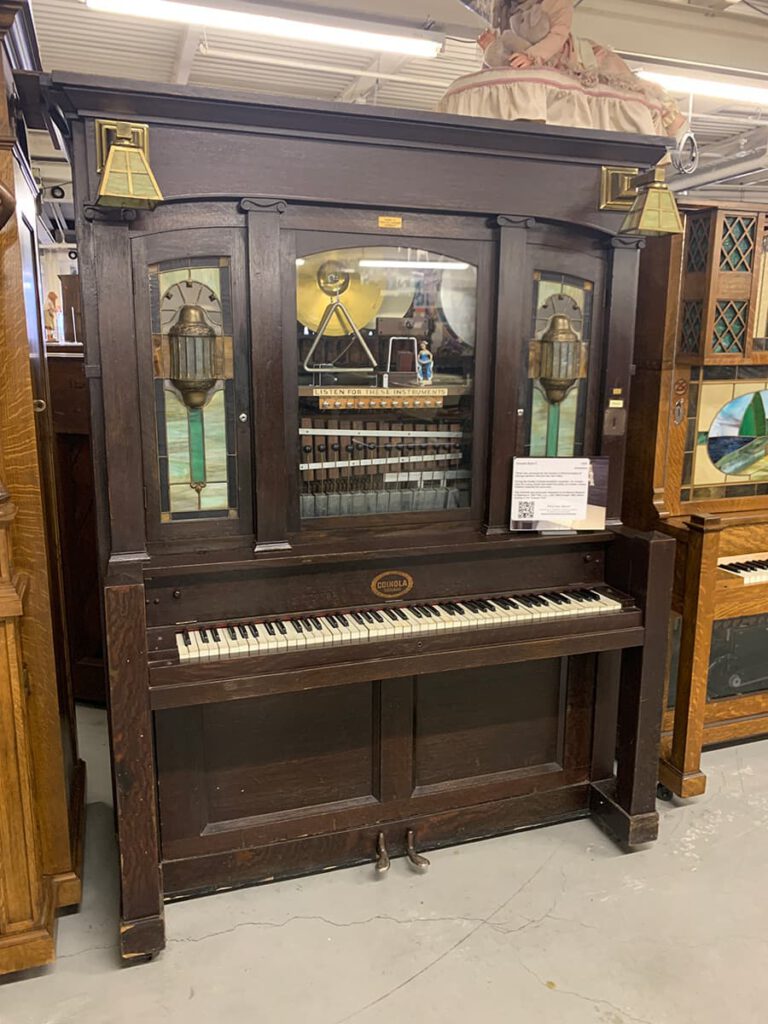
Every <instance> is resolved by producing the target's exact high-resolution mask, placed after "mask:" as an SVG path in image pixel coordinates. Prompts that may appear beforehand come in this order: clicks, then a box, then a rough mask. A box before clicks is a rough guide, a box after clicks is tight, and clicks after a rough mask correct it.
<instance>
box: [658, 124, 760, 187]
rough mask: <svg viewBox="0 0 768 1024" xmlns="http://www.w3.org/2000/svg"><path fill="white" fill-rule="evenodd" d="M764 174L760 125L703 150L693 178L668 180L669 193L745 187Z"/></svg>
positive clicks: (679, 177) (684, 175) (676, 176)
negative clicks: (738, 185) (709, 187)
mask: <svg viewBox="0 0 768 1024" xmlns="http://www.w3.org/2000/svg"><path fill="white" fill-rule="evenodd" d="M767 171H768V125H762V126H761V127H759V128H755V129H754V130H753V131H751V132H747V133H745V134H744V135H741V136H740V137H739V138H738V139H732V140H730V141H728V142H725V143H723V144H722V145H718V146H716V147H711V148H709V149H708V150H707V149H705V150H703V151H702V154H701V164H700V166H699V169H698V170H697V171H695V172H694V173H693V174H676V175H675V176H674V177H672V178H670V180H669V187H670V188H671V189H672V191H673V192H690V191H693V190H694V189H698V188H704V187H705V186H707V185H717V184H747V183H748V181H749V179H750V177H752V178H754V176H756V175H757V176H761V175H763V174H765V173H766V172H767Z"/></svg>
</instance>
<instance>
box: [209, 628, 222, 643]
mask: <svg viewBox="0 0 768 1024" xmlns="http://www.w3.org/2000/svg"><path fill="white" fill-rule="evenodd" d="M211 636H212V637H213V642H214V643H215V644H220V643H221V634H220V633H219V631H218V629H216V627H215V626H214V627H213V629H212V630H211Z"/></svg>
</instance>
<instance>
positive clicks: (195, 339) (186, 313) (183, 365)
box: [168, 306, 217, 409]
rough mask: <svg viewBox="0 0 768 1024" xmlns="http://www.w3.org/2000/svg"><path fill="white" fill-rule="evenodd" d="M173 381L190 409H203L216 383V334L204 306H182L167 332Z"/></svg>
mask: <svg viewBox="0 0 768 1024" xmlns="http://www.w3.org/2000/svg"><path fill="white" fill-rule="evenodd" d="M168 341H169V349H170V357H171V373H170V378H171V382H172V383H173V384H174V385H175V386H176V387H177V388H178V389H179V392H180V393H181V397H182V398H183V399H184V404H185V405H186V406H187V408H188V409H200V408H202V407H203V406H204V405H205V403H206V400H207V398H208V393H209V392H210V390H211V388H212V387H213V386H214V384H215V383H216V380H217V377H216V332H215V331H214V329H213V328H212V327H211V326H210V324H209V323H208V321H207V320H206V317H205V311H204V310H203V308H202V306H182V307H181V309H180V310H179V317H178V320H177V321H176V323H175V324H174V325H173V327H172V328H171V329H170V331H169V332H168Z"/></svg>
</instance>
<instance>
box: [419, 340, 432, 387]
mask: <svg viewBox="0 0 768 1024" xmlns="http://www.w3.org/2000/svg"><path fill="white" fill-rule="evenodd" d="M434 369H435V357H434V356H433V355H432V353H431V352H430V351H429V348H428V347H427V343H426V341H420V342H419V355H418V359H417V361H416V379H417V380H418V382H419V386H421V387H425V386H426V385H428V384H431V383H432V374H433V373H434Z"/></svg>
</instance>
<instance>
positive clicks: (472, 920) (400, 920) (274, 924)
mask: <svg viewBox="0 0 768 1024" xmlns="http://www.w3.org/2000/svg"><path fill="white" fill-rule="evenodd" d="M484 920H485V918H481V917H460V916H457V917H394V916H391V915H389V914H374V915H373V916H372V917H366V918H364V919H362V920H360V921H332V920H331V919H330V918H327V917H322V916H320V915H305V916H301V915H297V916H295V917H289V918H287V919H286V920H285V921H241V922H240V923H239V924H235V925H233V926H232V927H231V928H225V929H223V930H222V931H220V932H209V933H208V934H206V935H201V936H200V937H199V938H178V939H168V945H169V946H170V945H175V944H183V943H187V942H206V941H207V940H208V939H215V938H218V937H219V936H220V935H231V934H232V932H236V931H238V930H239V929H241V928H274V929H280V928H286V927H287V926H288V925H289V924H294V923H295V922H296V921H318V922H320V923H322V924H327V925H328V927H329V928H358V927H362V926H363V925H366V924H371V923H372V922H373V921H389V922H391V923H392V924H440V923H443V924H445V923H450V924H456V923H457V922H459V921H466V922H467V924H477V923H480V924H482V923H483V922H484Z"/></svg>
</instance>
